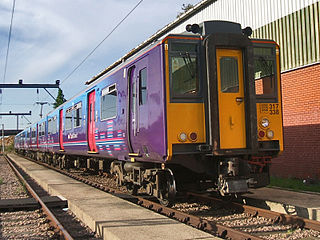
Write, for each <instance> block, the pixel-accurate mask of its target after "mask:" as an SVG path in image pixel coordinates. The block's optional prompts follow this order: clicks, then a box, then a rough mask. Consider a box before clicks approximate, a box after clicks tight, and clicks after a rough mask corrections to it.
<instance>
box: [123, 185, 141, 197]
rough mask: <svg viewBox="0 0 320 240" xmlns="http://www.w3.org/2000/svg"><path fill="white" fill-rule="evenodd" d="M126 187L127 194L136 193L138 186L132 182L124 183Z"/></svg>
mask: <svg viewBox="0 0 320 240" xmlns="http://www.w3.org/2000/svg"><path fill="white" fill-rule="evenodd" d="M126 189H127V191H128V193H129V194H131V195H137V193H138V189H139V186H137V185H135V184H133V183H127V184H126Z"/></svg>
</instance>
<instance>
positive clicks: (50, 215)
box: [4, 155, 73, 240]
mask: <svg viewBox="0 0 320 240" xmlns="http://www.w3.org/2000/svg"><path fill="white" fill-rule="evenodd" d="M4 157H5V159H6V160H7V162H8V163H9V165H10V167H11V168H12V169H13V171H14V172H15V174H16V175H17V176H18V178H19V179H20V180H21V181H22V182H23V184H24V186H25V187H26V188H27V190H28V191H29V192H30V194H31V195H32V196H33V197H34V199H36V201H37V202H38V203H39V204H40V206H41V208H42V210H43V211H44V212H45V214H46V215H47V217H48V219H49V220H51V224H52V225H53V226H54V227H55V228H56V229H58V231H59V233H60V236H62V237H63V238H64V239H66V240H73V238H72V237H71V236H70V234H69V233H68V231H67V230H66V229H65V228H64V227H63V226H62V224H61V223H60V222H59V221H58V219H57V218H56V217H55V216H54V215H53V213H52V212H51V211H50V209H49V208H48V207H47V206H46V204H45V203H44V202H43V201H42V200H41V198H40V197H39V196H38V194H37V193H36V192H35V191H34V190H33V188H32V187H31V186H30V184H29V183H28V182H27V181H26V179H25V178H24V177H23V176H22V175H21V173H20V172H19V170H18V169H17V168H16V167H15V166H14V164H13V163H12V161H11V159H10V157H9V156H7V155H4Z"/></svg>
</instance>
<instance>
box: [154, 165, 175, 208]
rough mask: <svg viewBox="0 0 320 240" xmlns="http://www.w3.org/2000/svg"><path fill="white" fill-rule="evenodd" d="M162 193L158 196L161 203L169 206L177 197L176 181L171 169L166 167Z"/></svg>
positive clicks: (162, 180) (162, 181)
mask: <svg viewBox="0 0 320 240" xmlns="http://www.w3.org/2000/svg"><path fill="white" fill-rule="evenodd" d="M161 189H162V190H161V194H160V197H159V198H158V200H159V202H160V204H161V205H163V206H165V207H169V206H171V205H172V204H173V202H174V199H175V197H176V193H177V190H176V181H175V180H174V176H173V173H172V171H171V170H170V169H165V172H164V176H163V177H162V179H161Z"/></svg>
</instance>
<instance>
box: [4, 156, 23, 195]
mask: <svg viewBox="0 0 320 240" xmlns="http://www.w3.org/2000/svg"><path fill="white" fill-rule="evenodd" d="M27 197H28V195H27V193H26V190H25V189H24V187H23V186H22V184H21V183H20V182H19V181H18V179H17V177H16V175H15V174H14V172H13V171H12V169H11V167H10V166H9V164H8V163H7V162H6V160H4V158H3V157H0V199H17V198H27Z"/></svg>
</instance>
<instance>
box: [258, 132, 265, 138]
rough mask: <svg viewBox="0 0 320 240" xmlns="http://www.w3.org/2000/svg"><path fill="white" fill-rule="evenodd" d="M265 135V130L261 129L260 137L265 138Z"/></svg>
mask: <svg viewBox="0 0 320 240" xmlns="http://www.w3.org/2000/svg"><path fill="white" fill-rule="evenodd" d="M264 135H265V132H264V131H262V130H260V131H259V133H258V136H259V138H263V137H264Z"/></svg>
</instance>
